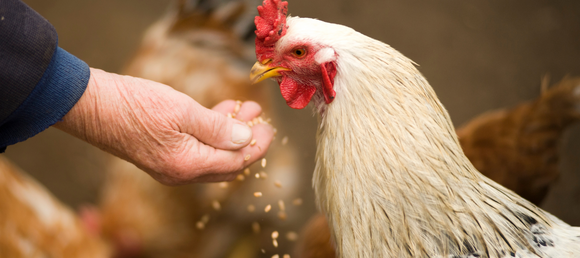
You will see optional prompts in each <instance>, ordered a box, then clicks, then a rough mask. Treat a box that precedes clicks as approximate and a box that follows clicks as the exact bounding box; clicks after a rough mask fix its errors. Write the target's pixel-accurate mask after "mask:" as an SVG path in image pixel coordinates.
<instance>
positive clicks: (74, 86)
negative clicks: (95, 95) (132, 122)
mask: <svg viewBox="0 0 580 258" xmlns="http://www.w3.org/2000/svg"><path fill="white" fill-rule="evenodd" d="M89 78H90V70H89V66H88V65H87V64H86V63H85V62H83V61H82V60H80V59H78V58H77V57H75V56H73V55H71V54H70V53H68V52H66V51H65V50H64V49H62V48H60V47H57V49H56V51H55V53H54V55H53V56H52V59H51V60H50V64H49V65H48V67H47V69H46V71H45V72H44V74H43V75H42V78H41V79H40V81H39V82H38V84H37V85H36V87H35V88H34V90H33V91H32V92H31V93H30V95H29V96H28V98H26V100H25V101H24V102H23V103H22V104H21V105H20V106H19V107H18V108H17V109H16V110H15V111H14V112H13V113H12V114H10V116H8V117H7V118H6V119H5V120H4V121H0V153H1V152H4V150H5V149H6V146H8V145H12V144H15V143H18V142H21V141H24V140H26V139H28V138H30V137H32V136H34V135H36V134H38V133H40V132H42V131H44V130H45V129H46V128H48V127H49V126H51V125H53V124H55V123H56V122H58V121H60V120H62V118H63V117H64V116H65V115H66V113H68V111H70V109H71V108H72V107H73V106H74V105H75V104H76V103H77V101H78V100H79V99H80V98H81V96H82V95H83V93H84V92H85V89H86V87H87V84H88V82H89Z"/></svg>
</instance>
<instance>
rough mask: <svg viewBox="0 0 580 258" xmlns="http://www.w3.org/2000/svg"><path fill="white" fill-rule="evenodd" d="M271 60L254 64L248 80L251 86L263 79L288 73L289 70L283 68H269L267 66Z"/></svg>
mask: <svg viewBox="0 0 580 258" xmlns="http://www.w3.org/2000/svg"><path fill="white" fill-rule="evenodd" d="M271 61H272V60H270V59H268V60H265V61H264V62H260V61H258V62H256V63H255V64H254V66H253V67H252V70H251V71H250V80H251V81H252V84H256V83H258V82H261V81H263V80H265V79H268V78H271V77H276V76H281V74H280V72H281V71H290V70H291V69H288V68H285V67H270V66H269V64H270V62H271Z"/></svg>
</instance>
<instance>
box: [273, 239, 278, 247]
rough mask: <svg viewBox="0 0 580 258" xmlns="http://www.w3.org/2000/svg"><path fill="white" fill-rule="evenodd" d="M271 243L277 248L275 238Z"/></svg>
mask: <svg viewBox="0 0 580 258" xmlns="http://www.w3.org/2000/svg"><path fill="white" fill-rule="evenodd" d="M272 245H274V247H276V248H278V241H277V240H276V239H274V240H272Z"/></svg>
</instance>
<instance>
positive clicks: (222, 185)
mask: <svg viewBox="0 0 580 258" xmlns="http://www.w3.org/2000/svg"><path fill="white" fill-rule="evenodd" d="M219 186H220V188H228V182H220V183H219Z"/></svg>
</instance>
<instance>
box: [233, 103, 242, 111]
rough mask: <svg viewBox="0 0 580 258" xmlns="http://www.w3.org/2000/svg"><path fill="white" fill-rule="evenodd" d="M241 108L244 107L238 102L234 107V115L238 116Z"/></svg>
mask: <svg viewBox="0 0 580 258" xmlns="http://www.w3.org/2000/svg"><path fill="white" fill-rule="evenodd" d="M241 107H242V102H241V101H239V100H236V106H235V107H234V113H235V114H237V113H238V112H240V108H241Z"/></svg>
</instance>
